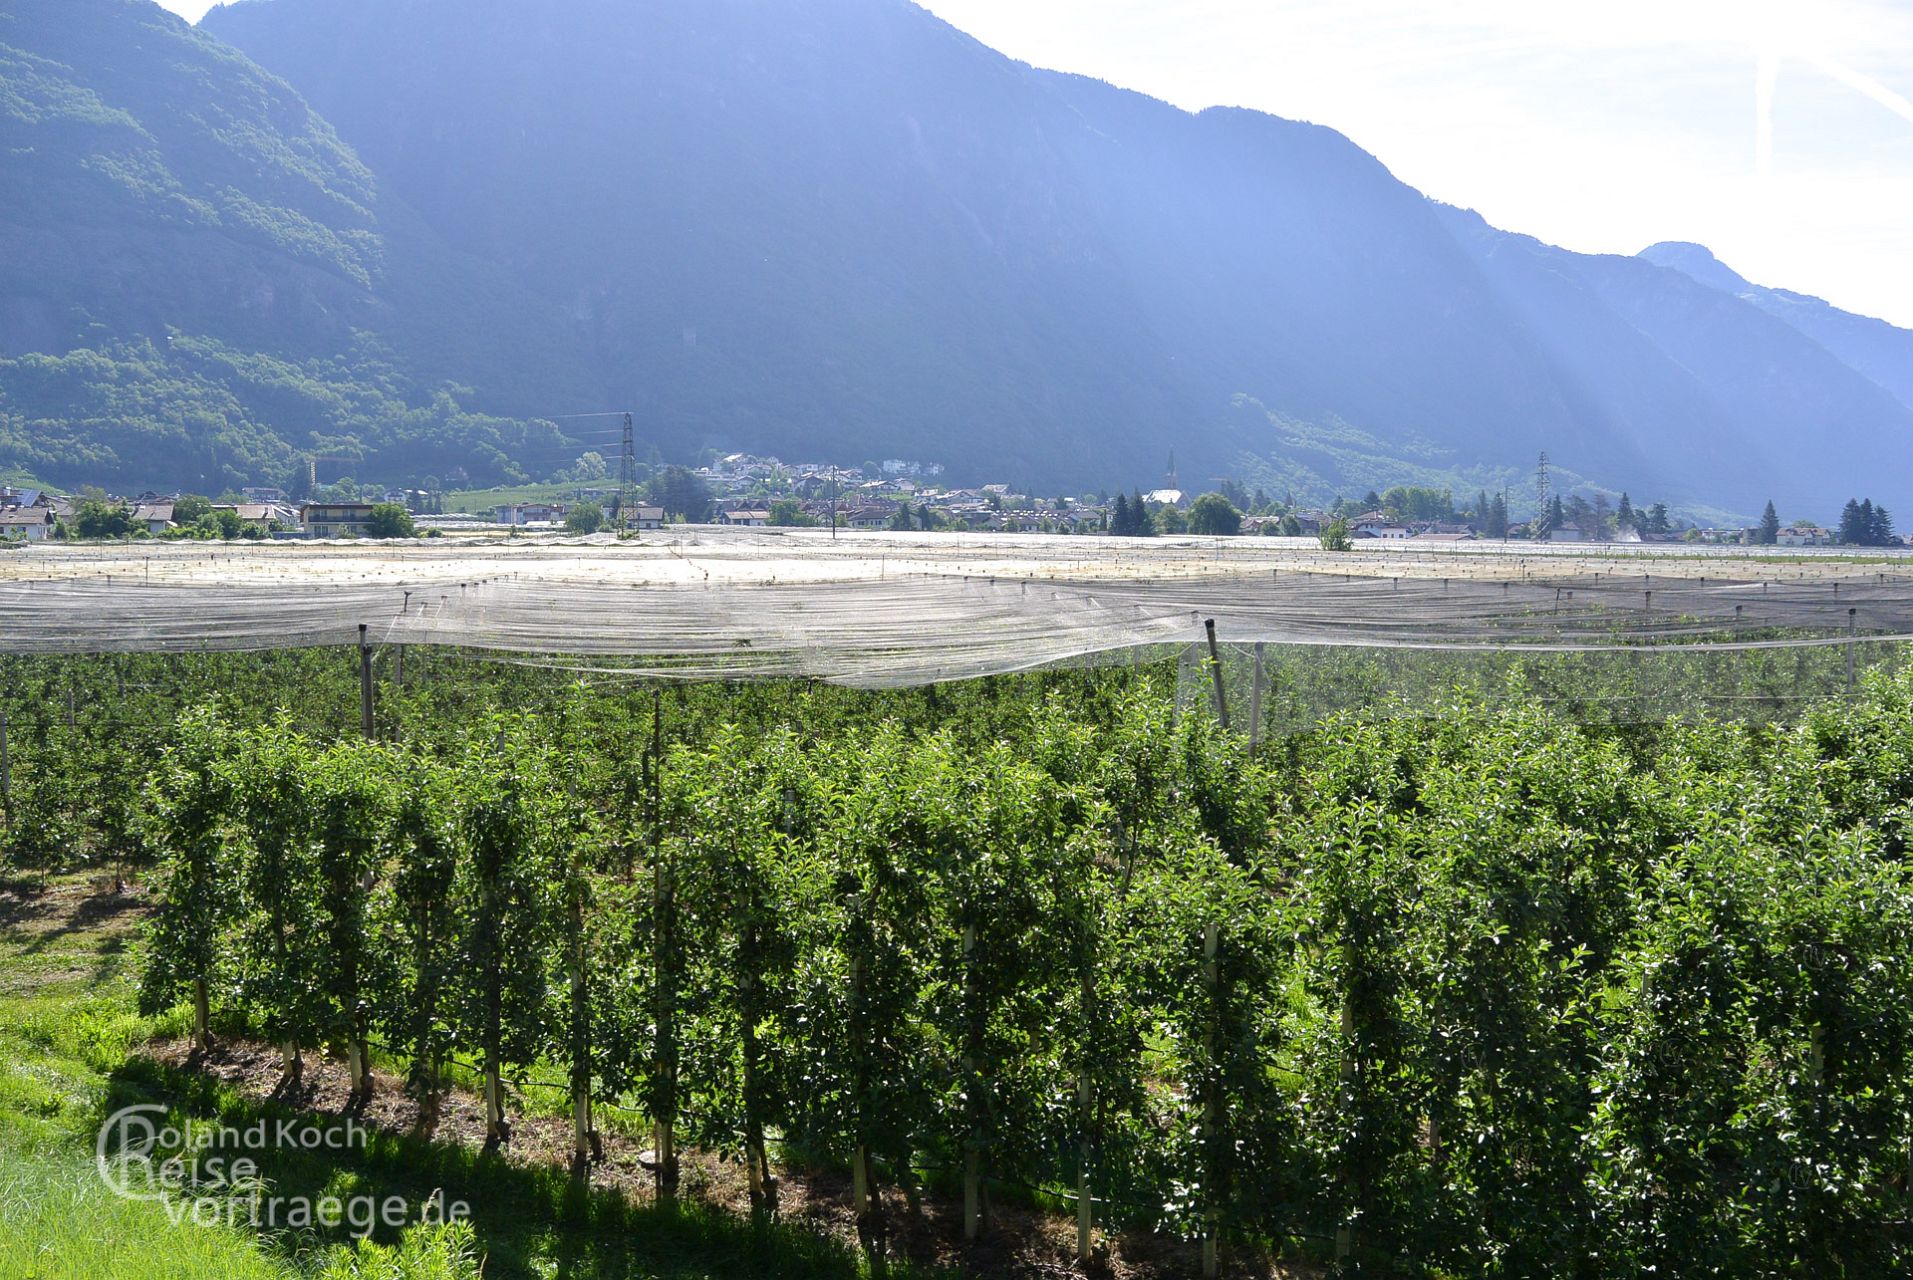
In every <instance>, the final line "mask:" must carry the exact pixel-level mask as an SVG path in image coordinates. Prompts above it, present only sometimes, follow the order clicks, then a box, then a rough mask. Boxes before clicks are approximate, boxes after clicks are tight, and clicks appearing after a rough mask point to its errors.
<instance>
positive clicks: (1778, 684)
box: [1176, 640, 1907, 740]
mask: <svg viewBox="0 0 1913 1280" xmlns="http://www.w3.org/2000/svg"><path fill="white" fill-rule="evenodd" d="M1216 652H1217V655H1218V657H1219V659H1220V662H1219V664H1217V663H1214V662H1211V660H1210V650H1209V647H1208V645H1207V643H1206V642H1200V643H1194V644H1187V645H1183V646H1180V647H1179V649H1178V650H1177V654H1176V658H1177V682H1176V702H1177V707H1178V709H1179V711H1180V712H1181V713H1182V714H1185V715H1198V716H1203V717H1209V718H1213V717H1215V716H1216V715H1217V708H1218V706H1222V707H1225V708H1226V709H1227V713H1228V717H1229V727H1230V728H1231V729H1233V730H1235V731H1237V732H1239V733H1242V734H1245V735H1247V736H1249V737H1250V738H1251V739H1256V740H1262V739H1269V738H1273V737H1277V736H1280V735H1282V734H1285V733H1292V732H1295V731H1297V730H1301V729H1305V728H1308V727H1310V726H1312V725H1316V724H1319V723H1320V722H1321V721H1322V720H1324V719H1325V718H1328V717H1331V716H1337V715H1345V716H1346V715H1352V716H1355V717H1356V718H1376V719H1402V718H1412V717H1427V718H1437V717H1440V716H1442V715H1443V714H1444V713H1445V712H1448V711H1450V710H1452V709H1455V708H1458V707H1463V706H1472V707H1483V706H1496V705H1504V704H1520V705H1536V704H1539V705H1542V706H1547V707H1550V708H1553V709H1554V710H1556V711H1558V712H1560V713H1561V714H1563V715H1565V716H1568V717H1569V718H1571V719H1574V720H1576V721H1578V722H1580V723H1583V724H1612V725H1619V724H1658V723H1664V722H1666V721H1669V720H1690V719H1697V718H1705V719H1710V720H1742V721H1751V722H1755V723H1776V722H1786V721H1790V720H1792V719H1794V718H1795V717H1796V716H1797V715H1798V714H1799V713H1800V712H1802V711H1803V710H1805V709H1807V708H1810V707H1812V706H1813V705H1814V704H1816V703H1819V702H1823V701H1825V700H1827V699H1832V698H1840V697H1845V696H1848V695H1849V694H1851V693H1853V692H1854V691H1856V690H1857V689H1858V688H1859V687H1860V685H1861V683H1862V682H1863V681H1864V680H1865V678H1866V677H1867V675H1868V674H1869V673H1871V672H1893V671H1898V670H1899V669H1900V668H1901V667H1902V665H1903V664H1904V663H1905V661H1906V658H1907V646H1906V645H1905V644H1902V643H1900V642H1898V641H1883V640H1863V641H1860V642H1858V643H1855V644H1852V645H1846V644H1840V645H1791V646H1785V647H1761V648H1751V649H1737V648H1736V649H1726V648H1716V647H1712V646H1679V645H1666V646H1639V647H1632V648H1616V649H1600V650H1569V651H1553V650H1538V651H1532V652H1528V651H1520V650H1462V649H1409V648H1340V647H1330V646H1320V645H1310V646H1296V645H1270V644H1250V645H1235V644H1219V645H1218V646H1217V649H1216ZM1218 665H1219V668H1220V671H1221V675H1222V679H1221V681H1220V683H1219V684H1218V682H1217V680H1216V679H1215V676H1216V672H1217V669H1218ZM1218 699H1220V702H1218Z"/></svg>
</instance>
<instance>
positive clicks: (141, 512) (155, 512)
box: [133, 502, 173, 537]
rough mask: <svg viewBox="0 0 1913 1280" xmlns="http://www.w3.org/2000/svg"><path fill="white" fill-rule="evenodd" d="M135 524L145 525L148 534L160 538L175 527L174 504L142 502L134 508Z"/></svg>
mask: <svg viewBox="0 0 1913 1280" xmlns="http://www.w3.org/2000/svg"><path fill="white" fill-rule="evenodd" d="M133 524H134V525H135V526H138V525H145V526H146V532H148V533H150V534H152V535H153V536H154V537H158V536H159V535H160V534H162V533H165V532H166V531H167V530H168V529H170V528H172V527H173V504H172V503H170V502H142V503H140V504H139V505H138V506H136V507H134V508H133Z"/></svg>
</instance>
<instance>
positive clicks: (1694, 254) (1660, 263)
mask: <svg viewBox="0 0 1913 1280" xmlns="http://www.w3.org/2000/svg"><path fill="white" fill-rule="evenodd" d="M1639 256H1640V257H1642V258H1644V259H1646V260H1647V261H1649V262H1651V263H1653V264H1654V265H1655V266H1657V267H1668V268H1671V269H1672V270H1675V271H1678V272H1680V273H1681V274H1682V275H1685V276H1690V277H1692V278H1693V279H1695V280H1698V281H1699V282H1700V283H1701V284H1704V285H1706V286H1707V287H1708V288H1710V289H1718V290H1720V291H1721V292H1722V293H1733V294H1741V293H1746V292H1748V291H1749V290H1750V289H1752V287H1753V286H1752V285H1751V284H1749V283H1748V281H1747V278H1746V277H1745V276H1743V275H1741V274H1740V273H1739V272H1738V271H1735V270H1734V269H1733V268H1732V267H1730V266H1728V265H1727V264H1726V263H1724V262H1722V261H1721V260H1720V259H1719V258H1717V257H1715V256H1714V251H1713V250H1712V249H1709V248H1708V247H1707V246H1706V245H1704V244H1693V243H1690V242H1689V241H1686V240H1663V241H1662V242H1661V243H1659V244H1656V245H1649V246H1648V247H1647V248H1645V249H1643V250H1641V252H1640V255H1639Z"/></svg>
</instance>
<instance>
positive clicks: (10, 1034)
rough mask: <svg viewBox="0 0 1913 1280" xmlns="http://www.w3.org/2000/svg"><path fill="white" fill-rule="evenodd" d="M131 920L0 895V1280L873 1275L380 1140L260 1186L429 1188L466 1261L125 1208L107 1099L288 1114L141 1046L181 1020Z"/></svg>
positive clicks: (270, 1162) (704, 1218) (736, 1229)
mask: <svg viewBox="0 0 1913 1280" xmlns="http://www.w3.org/2000/svg"><path fill="white" fill-rule="evenodd" d="M76 908H77V909H76ZM136 922H137V910H136V909H135V907H134V906H133V905H132V904H131V903H128V902H122V901H119V900H116V899H111V898H101V897H94V896H89V895H88V894H87V893H86V891H85V886H84V884H83V882H82V880H81V879H79V878H77V877H56V878H55V879H54V880H53V881H52V883H51V886H50V888H49V891H48V893H47V894H46V895H45V896H44V897H36V896H32V895H28V896H24V897H23V896H21V895H19V894H14V895H6V894H0V1225H4V1230H0V1280H66V1278H68V1277H72V1278H73V1280H82V1278H84V1280H97V1278H99V1277H109V1278H110V1277H120V1276H124V1277H128V1278H129V1280H131V1278H133V1277H139V1278H140V1280H147V1278H149V1277H162V1278H167V1280H171V1278H175V1277H176V1278H178V1280H229V1278H230V1280H252V1278H254V1277H259V1278H261V1280H306V1278H308V1277H310V1278H313V1280H345V1278H347V1277H360V1278H362V1280H475V1277H476V1276H477V1275H478V1274H479V1272H478V1270H477V1266H478V1259H480V1258H482V1264H483V1272H482V1274H483V1276H484V1277H485V1278H486V1280H534V1278H537V1280H543V1278H545V1277H590V1278H593V1280H638V1278H639V1277H643V1278H645V1280H707V1278H709V1277H720V1276H723V1277H729V1276H767V1277H768V1276H777V1277H792V1278H793V1280H854V1278H856V1277H860V1276H862V1275H864V1274H866V1272H867V1268H865V1267H864V1266H863V1265H862V1264H861V1263H860V1262H859V1260H858V1259H857V1258H856V1256H855V1255H854V1253H853V1252H852V1250H851V1249H850V1248H849V1247H848V1246H846V1245H844V1244H842V1243H840V1242H838V1241H836V1240H833V1239H829V1238H825V1237H822V1236H819V1235H816V1234H813V1233H811V1232H809V1231H805V1230H802V1229H799V1228H795V1227H784V1226H773V1227H768V1228H764V1229H758V1228H754V1227H752V1226H751V1225H750V1224H749V1223H747V1222H743V1221H740V1220H738V1219H737V1218H735V1217H733V1216H731V1215H730V1214H728V1213H725V1212H722V1211H720V1210H716V1209H707V1208H703V1207H699V1206H695V1205H687V1206H684V1207H681V1208H680V1209H678V1210H676V1211H668V1210H660V1209H655V1208H652V1207H650V1206H647V1205H637V1204H633V1203H632V1202H630V1201H629V1200H627V1199H625V1198H624V1197H623V1196H621V1195H618V1194H616V1193H613V1192H606V1191H589V1192H586V1191H581V1190H580V1189H579V1188H577V1187H576V1186H575V1185H574V1184H573V1183H572V1181H571V1180H570V1178H569V1177H568V1176H567V1175H566V1174H565V1172H564V1171H562V1170H560V1169H556V1168H549V1169H546V1168H526V1167H522V1166H519V1165H514V1164H510V1163H507V1162H505V1161H502V1160H499V1159H496V1158H491V1157H486V1156H483V1155H480V1154H479V1153H478V1152H476V1151H474V1150H472V1149H469V1148H464V1147H456V1146H451V1145H446V1144H439V1143H430V1142H424V1141H420V1140H417V1139H413V1138H410V1137H405V1136H400V1135H394V1134H387V1133H382V1132H373V1133H370V1134H369V1135H368V1137H367V1139H366V1141H365V1143H364V1145H363V1146H362V1147H355V1148H353V1149H351V1150H349V1151H336V1150H333V1151H327V1150H319V1151H309V1150H273V1149H268V1150H265V1151H262V1152H259V1153H257V1154H258V1157H259V1165H260V1169H259V1172H260V1174H261V1176H262V1177H263V1178H264V1179H265V1183H266V1186H267V1188H268V1192H267V1194H268V1195H270V1196H273V1197H277V1198H280V1199H281V1200H282V1201H287V1202H289V1201H290V1200H293V1199H299V1198H316V1197H320V1196H324V1195H332V1196H340V1197H352V1196H361V1197H363V1196H370V1197H374V1198H375V1199H376V1200H378V1201H384V1200H385V1199H386V1198H387V1197H390V1196H400V1197H403V1198H404V1199H405V1200H406V1201H407V1202H408V1203H409V1204H410V1205H412V1206H414V1208H416V1207H417V1206H419V1205H422V1204H423V1203H424V1202H425V1201H427V1200H428V1199H430V1198H431V1197H432V1196H433V1194H434V1193H435V1192H437V1193H440V1196H441V1200H442V1202H443V1203H447V1204H450V1203H454V1202H463V1203H464V1204H467V1205H469V1206H470V1212H471V1235H470V1241H469V1246H470V1249H471V1252H472V1254H473V1255H474V1256H473V1258H472V1259H470V1260H465V1259H463V1258H462V1256H461V1255H462V1252H463V1250H464V1249H465V1248H466V1242H465V1241H464V1240H463V1239H462V1238H460V1237H458V1236H457V1235H456V1234H454V1233H446V1232H431V1231H419V1230H413V1231H405V1232H395V1231H391V1230H387V1229H384V1228H381V1229H379V1230H378V1231H377V1232H375V1233H374V1236H373V1239H372V1241H370V1242H366V1243H363V1244H356V1243H355V1242H354V1241H353V1239H352V1235H351V1233H350V1232H349V1230H346V1229H335V1230H331V1231H327V1230H324V1229H321V1228H316V1227H309V1226H305V1225H304V1224H286V1223H284V1222H283V1221H282V1222H281V1223H280V1224H279V1228H280V1229H277V1230H254V1229H253V1228H252V1227H251V1226H249V1225H246V1224H245V1221H244V1219H242V1220H241V1225H238V1226H234V1225H226V1224H220V1225H211V1226H205V1225H197V1224H195V1223H194V1222H193V1221H192V1220H191V1217H190V1214H191V1206H190V1204H188V1205H186V1206H185V1208H184V1209H183V1210H182V1208H181V1205H180V1204H179V1202H177V1201H176V1202H174V1204H173V1205H172V1208H173V1209H174V1211H175V1212H174V1213H169V1212H168V1206H167V1205H164V1204H161V1203H157V1202H148V1201H129V1200H124V1199H120V1198H119V1197H117V1196H116V1195H114V1194H112V1193H111V1192H109V1191H108V1190H107V1188H106V1187H105V1185H104V1184H103V1183H102V1182H101V1181H100V1179H99V1177H98V1176H97V1174H96V1172H95V1169H94V1159H93V1156H94V1143H95V1138H96V1135H97V1133H98V1130H99V1126H100V1123H101V1121H102V1120H103V1118H104V1117H106V1116H107V1115H110V1114H111V1113H112V1112H114V1111H116V1110H118V1109H119V1108H121V1107H124V1106H129V1105H133V1104H136V1103H145V1104H155V1105H158V1106H162V1107H165V1108H167V1115H166V1120H165V1123H167V1124H170V1125H174V1126H181V1125H183V1124H184V1123H185V1122H186V1121H187V1120H188V1119H189V1118H191V1119H195V1120H197V1121H200V1122H207V1121H212V1120H217V1121H219V1122H221V1123H224V1124H230V1125H233V1126H235V1127H239V1128H246V1127H249V1126H250V1125H252V1124H253V1123H254V1122H256V1121H258V1120H261V1119H264V1120H266V1121H268V1122H269V1124H276V1123H277V1122H278V1121H279V1120H280V1119H290V1118H294V1117H295V1115H296V1113H293V1112H289V1111H285V1110H283V1109H281V1108H278V1107H276V1106H274V1105H271V1104H265V1103H260V1102H257V1101H255V1100H252V1099H249V1098H247V1097H244V1096H242V1095H241V1094H239V1093H238V1092H237V1091H236V1090H234V1089H232V1088H230V1087H228V1086H225V1085H223V1084H220V1083H218V1082H216V1081H214V1080H212V1079H210V1078H209V1077H206V1076H203V1075H200V1074H197V1073H194V1072H190V1071H184V1070H179V1069H176V1068H173V1067H169V1066H167V1065H164V1064H162V1063H159V1062H157V1061H155V1060H153V1059H151V1058H149V1057H145V1056H142V1055H141V1054H140V1052H139V1049H140V1046H141V1045H143V1044H144V1043H145V1042H146V1041H148V1040H149V1039H151V1038H152V1037H154V1036H156V1035H167V1036H176V1035H179V1034H182V1033H183V1031H184V1029H185V1019H184V1017H183V1016H182V1015H181V1014H180V1013H179V1012H177V1011H176V1012H175V1013H173V1014H171V1015H168V1016H165V1017H162V1018H158V1019H150V1018H144V1017H141V1016H140V1015H139V1014H138V1013H137V1011H136V1009H135V1002H134V975H135V973H136V969H137V963H136V951H137V943H136V937H137V929H136ZM298 1119H299V1120H300V1122H301V1124H302V1125H303V1124H305V1123H308V1122H310V1123H312V1124H314V1125H316V1126H318V1127H320V1128H325V1127H328V1126H337V1125H340V1124H343V1123H344V1122H343V1121H341V1120H339V1119H338V1118H337V1117H330V1116H314V1117H303V1116H301V1117H298ZM247 1154H249V1155H250V1154H254V1153H252V1152H247ZM218 1207H219V1204H218V1203H212V1204H208V1205H206V1206H204V1210H205V1211H206V1212H208V1213H210V1211H211V1210H213V1209H216V1208H218ZM175 1213H177V1214H178V1215H179V1216H178V1218H177V1220H176V1217H175ZM889 1274H890V1275H891V1276H895V1277H899V1278H900V1280H907V1278H908V1277H909V1276H910V1275H912V1274H913V1272H912V1270H911V1268H909V1267H907V1266H899V1265H892V1266H891V1268H890V1269H889ZM917 1274H921V1273H917Z"/></svg>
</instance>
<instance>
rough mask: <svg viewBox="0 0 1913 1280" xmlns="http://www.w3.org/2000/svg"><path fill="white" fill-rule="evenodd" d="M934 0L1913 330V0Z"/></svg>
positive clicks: (1500, 217)
mask: <svg viewBox="0 0 1913 1280" xmlns="http://www.w3.org/2000/svg"><path fill="white" fill-rule="evenodd" d="M163 2H164V3H165V4H166V6H167V7H168V8H170V9H173V10H175V11H177V12H180V13H184V14H186V15H187V16H188V17H194V18H196V17H197V16H198V15H199V14H200V13H201V12H203V11H204V10H205V9H206V8H208V7H209V5H208V4H206V3H204V0H163ZM526 3H537V0H526ZM925 3H926V4H927V7H928V8H930V9H932V10H934V11H935V12H936V13H937V14H939V15H940V16H942V17H943V18H945V19H947V20H948V21H949V22H951V23H953V24H954V25H956V26H958V27H960V28H962V29H963V30H965V31H968V32H969V33H971V34H972V35H974V36H976V37H977V38H978V39H980V40H982V41H983V42H984V43H986V44H989V45H992V46H994V47H996V48H998V49H1001V50H1002V51H1003V52H1005V53H1008V54H1010V55H1012V56H1013V57H1017V58H1021V59H1024V60H1025V61H1028V62H1032V63H1035V64H1037V65H1038V66H1045V67H1055V68H1058V69H1061V70H1066V71H1078V72H1082V73H1084V74H1087V75H1093V76H1097V77H1099V78H1101V79H1104V80H1108V81H1110V82H1112V83H1115V84H1119V85H1122V86H1124V87H1126V88H1131V89H1137V90H1141V91H1142V92H1145V93H1149V94H1152V95H1154V96H1156V97H1160V98H1165V99H1167V100H1169V101H1171V102H1174V103H1176V104H1177V105H1179V106H1183V107H1187V108H1189V109H1191V110H1199V109H1201V108H1203V107H1206V106H1213V105H1218V104H1221V105H1232V106H1246V107H1255V108H1258V109H1261V110H1265V111H1271V112H1274V113H1276V114H1278V115H1283V116H1288V117H1290V118H1293V119H1300V120H1313V121H1315V122H1317V123H1319V124H1325V125H1329V126H1331V127H1333V128H1336V129H1339V130H1341V131H1342V132H1343V133H1346V134H1348V135H1349V136H1350V137H1351V138H1353V139H1354V140H1355V141H1356V142H1357V143H1359V144H1360V145H1362V146H1363V147H1365V148H1367V149H1368V150H1370V151H1372V152H1374V153H1375V154H1376V155H1378V156H1380V157H1381V159H1382V161H1383V162H1384V163H1386V164H1387V165H1388V166H1389V167H1390V168H1391V169H1392V170H1394V172H1395V173H1396V174H1397V175H1398V176H1399V177H1401V178H1402V179H1403V180H1404V181H1406V182H1409V183H1411V184H1413V185H1414V186H1416V187H1419V188H1421V189H1422V190H1423V191H1426V192H1427V193H1428V194H1430V195H1432V196H1435V197H1436V198H1438V199H1441V200H1446V201H1449V202H1450V203H1453V204H1459V205H1466V206H1469V207H1472V208H1475V209H1478V210H1480V211H1481V212H1482V214H1484V215H1485V216H1486V217H1487V218H1488V219H1489V221H1491V222H1494V223H1496V224H1497V225H1500V226H1503V227H1506V228H1508V229H1510V230H1515V231H1523V232H1527V233H1529V234H1532V235H1537V236H1540V237H1541V238H1543V239H1546V240H1550V241H1553V242H1554V243H1557V244H1562V245H1565V246H1567V247H1568V248H1572V249H1580V250H1585V251H1591V252H1613V253H1633V252H1636V251H1637V250H1639V249H1641V248H1644V247H1645V246H1647V245H1648V244H1651V243H1653V242H1654V241H1656V240H1698V241H1701V242H1702V243H1705V244H1707V245H1708V246H1710V247H1711V248H1713V249H1714V251H1715V252H1716V253H1718V254H1719V255H1720V256H1721V258H1722V259H1723V260H1725V261H1726V262H1727V263H1728V264H1729V265H1730V266H1732V267H1734V268H1735V269H1737V270H1738V271H1740V272H1741V274H1743V275H1745V276H1747V277H1748V278H1750V279H1752V280H1755V281H1758V282H1760V283H1762V284H1770V285H1778V286H1783V287H1786V288H1791V289H1798V290H1800V291H1802V292H1806V293H1815V294H1820V295H1821V296H1824V297H1827V298H1829V299H1830V300H1832V301H1833V302H1834V303H1836V304H1837V305H1840V306H1844V307H1847V308H1850V309H1852V310H1856V311H1862V312H1866V313H1868V314H1871V315H1881V316H1885V317H1887V318H1888V319H1891V320H1893V321H1895V322H1896V323H1899V324H1904V325H1909V326H1913V100H1910V99H1913V3H1909V2H1908V0H925Z"/></svg>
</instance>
